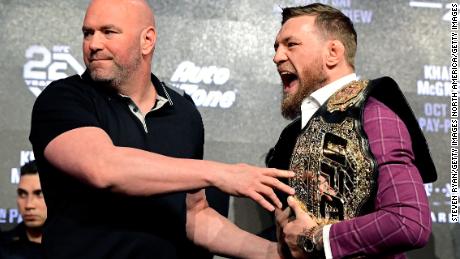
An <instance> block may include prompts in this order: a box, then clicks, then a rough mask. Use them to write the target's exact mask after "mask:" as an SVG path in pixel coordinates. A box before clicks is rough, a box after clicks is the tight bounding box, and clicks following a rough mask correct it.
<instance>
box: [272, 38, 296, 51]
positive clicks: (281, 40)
mask: <svg viewBox="0 0 460 259" xmlns="http://www.w3.org/2000/svg"><path fill="white" fill-rule="evenodd" d="M292 39H293V37H292V36H287V37H285V38H282V39H280V40H278V39H277V40H276V41H275V44H274V45H273V47H274V48H275V49H277V48H278V46H279V45H280V42H281V43H286V42H288V41H290V40H292Z"/></svg>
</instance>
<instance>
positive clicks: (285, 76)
mask: <svg viewBox="0 0 460 259" xmlns="http://www.w3.org/2000/svg"><path fill="white" fill-rule="evenodd" d="M279 73H280V77H281V81H282V82H283V89H284V91H289V89H291V88H293V87H294V85H295V83H296V82H297V80H298V79H299V78H298V77H297V75H296V74H294V73H291V72H289V71H280V72H279Z"/></svg>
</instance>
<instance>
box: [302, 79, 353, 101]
mask: <svg viewBox="0 0 460 259" xmlns="http://www.w3.org/2000/svg"><path fill="white" fill-rule="evenodd" d="M356 79H357V77H356V74H355V73H352V74H349V75H346V76H344V77H342V78H340V79H338V80H335V81H334V82H332V83H330V84H327V85H325V86H324V87H321V88H320V89H318V90H316V91H314V92H313V93H312V94H311V95H310V96H309V97H311V98H313V99H314V100H315V101H316V102H317V103H319V105H320V106H321V105H323V104H324V103H325V102H326V101H327V99H329V97H331V96H332V95H333V94H334V93H335V92H337V91H338V90H339V89H340V88H342V87H343V86H345V85H346V84H348V83H350V82H352V81H353V80H356ZM307 98H308V97H307Z"/></svg>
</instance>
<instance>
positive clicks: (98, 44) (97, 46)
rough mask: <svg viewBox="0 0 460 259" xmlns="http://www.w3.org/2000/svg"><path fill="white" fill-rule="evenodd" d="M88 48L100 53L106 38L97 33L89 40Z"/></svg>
mask: <svg viewBox="0 0 460 259" xmlns="http://www.w3.org/2000/svg"><path fill="white" fill-rule="evenodd" d="M88 46H89V49H90V50H91V51H98V50H101V49H103V47H104V37H103V35H102V34H101V33H100V32H95V33H94V34H93V35H92V36H91V37H90V38H89V39H88Z"/></svg>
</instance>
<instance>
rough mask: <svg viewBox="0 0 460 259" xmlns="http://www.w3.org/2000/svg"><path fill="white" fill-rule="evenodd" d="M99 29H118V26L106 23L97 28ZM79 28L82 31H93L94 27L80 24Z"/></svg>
mask: <svg viewBox="0 0 460 259" xmlns="http://www.w3.org/2000/svg"><path fill="white" fill-rule="evenodd" d="M99 29H100V30H109V29H117V30H120V28H119V27H118V26H116V25H114V24H107V25H103V26H101V27H100V28H99ZM81 30H82V31H94V30H95V29H94V28H92V27H88V26H84V25H83V26H82V27H81Z"/></svg>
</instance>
